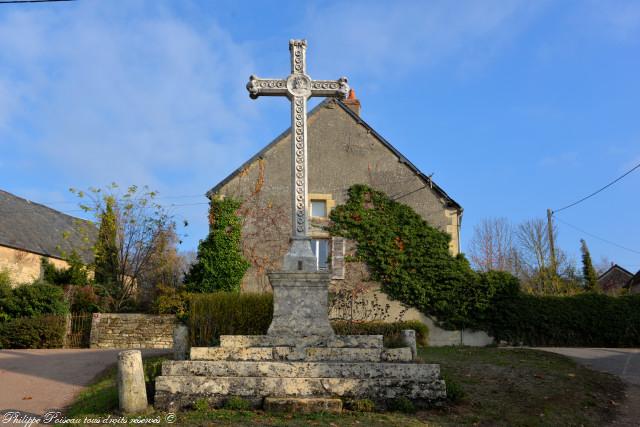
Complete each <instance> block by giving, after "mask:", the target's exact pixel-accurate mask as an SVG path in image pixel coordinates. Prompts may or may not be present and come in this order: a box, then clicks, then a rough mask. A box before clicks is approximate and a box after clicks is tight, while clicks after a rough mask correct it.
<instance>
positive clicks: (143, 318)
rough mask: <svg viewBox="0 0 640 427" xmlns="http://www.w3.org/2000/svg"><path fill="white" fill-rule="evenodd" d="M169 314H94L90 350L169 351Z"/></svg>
mask: <svg viewBox="0 0 640 427" xmlns="http://www.w3.org/2000/svg"><path fill="white" fill-rule="evenodd" d="M176 324H177V320H176V317H175V316H174V315H171V314H166V315H152V314H129V313H126V314H125V313H94V315H93V319H92V320H91V348H173V329H174V328H175V326H176Z"/></svg>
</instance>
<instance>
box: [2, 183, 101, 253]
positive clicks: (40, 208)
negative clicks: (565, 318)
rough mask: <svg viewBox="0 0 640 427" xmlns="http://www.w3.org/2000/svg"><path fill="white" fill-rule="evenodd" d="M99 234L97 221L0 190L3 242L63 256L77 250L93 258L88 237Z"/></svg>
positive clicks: (12, 245)
mask: <svg viewBox="0 0 640 427" xmlns="http://www.w3.org/2000/svg"><path fill="white" fill-rule="evenodd" d="M96 235H97V230H96V227H95V225H94V224H93V223H91V222H89V221H86V220H83V219H79V218H75V217H72V216H70V215H67V214H64V213H62V212H58V211H56V210H54V209H51V208H48V207H46V206H44V205H41V204H39V203H34V202H31V201H29V200H27V199H23V198H22V197H18V196H15V195H13V194H11V193H7V192H6V191H3V190H0V246H7V247H10V248H14V249H20V250H24V251H28V252H33V253H36V254H39V255H46V256H49V257H54V258H63V257H64V255H65V254H67V255H68V254H71V252H72V251H73V250H74V249H75V251H76V252H77V253H78V254H79V255H80V257H81V258H82V259H83V261H85V262H89V261H91V260H92V258H93V256H92V254H91V251H90V250H88V249H89V248H88V247H87V246H88V244H87V243H86V242H85V241H84V238H85V237H87V238H89V239H90V241H91V240H93V239H95V237H96ZM65 236H66V237H65Z"/></svg>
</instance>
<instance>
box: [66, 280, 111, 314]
mask: <svg viewBox="0 0 640 427" xmlns="http://www.w3.org/2000/svg"><path fill="white" fill-rule="evenodd" d="M67 300H68V301H69V303H70V305H71V311H72V312H73V313H100V312H102V311H103V308H104V303H103V302H102V299H101V298H100V296H99V295H98V294H97V293H96V289H95V288H94V286H93V285H85V286H79V285H71V286H69V287H68V290H67Z"/></svg>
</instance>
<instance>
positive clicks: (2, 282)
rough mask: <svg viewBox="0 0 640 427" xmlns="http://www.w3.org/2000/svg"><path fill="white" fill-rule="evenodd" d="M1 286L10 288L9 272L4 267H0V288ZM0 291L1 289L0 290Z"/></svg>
mask: <svg viewBox="0 0 640 427" xmlns="http://www.w3.org/2000/svg"><path fill="white" fill-rule="evenodd" d="M3 288H4V289H6V288H9V289H11V273H9V270H7V269H6V268H3V269H0V289H3ZM0 292H2V291H1V290H0ZM0 295H1V294H0Z"/></svg>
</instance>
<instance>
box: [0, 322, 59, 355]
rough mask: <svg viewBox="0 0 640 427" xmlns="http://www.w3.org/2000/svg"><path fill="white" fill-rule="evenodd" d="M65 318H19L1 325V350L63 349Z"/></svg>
mask: <svg viewBox="0 0 640 427" xmlns="http://www.w3.org/2000/svg"><path fill="white" fill-rule="evenodd" d="M64 336H65V317H64V316H55V315H49V316H37V317H18V318H16V319H12V320H9V321H6V322H1V323H0V348H5V349H7V348H61V347H62V345H63V342H64Z"/></svg>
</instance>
